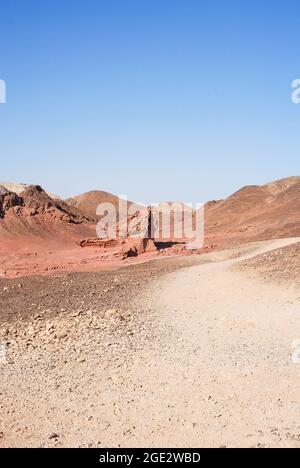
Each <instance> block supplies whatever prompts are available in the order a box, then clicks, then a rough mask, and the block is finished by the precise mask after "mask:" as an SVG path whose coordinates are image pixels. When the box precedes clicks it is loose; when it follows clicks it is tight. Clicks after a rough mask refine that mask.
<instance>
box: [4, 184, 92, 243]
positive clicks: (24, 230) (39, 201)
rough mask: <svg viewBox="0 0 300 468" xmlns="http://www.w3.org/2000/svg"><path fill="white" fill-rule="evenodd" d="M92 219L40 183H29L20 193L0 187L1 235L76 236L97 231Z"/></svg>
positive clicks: (64, 237)
mask: <svg viewBox="0 0 300 468" xmlns="http://www.w3.org/2000/svg"><path fill="white" fill-rule="evenodd" d="M92 226H93V227H94V224H93V220H92V219H91V218H89V217H88V216H87V215H85V214H83V213H81V212H80V211H79V210H78V209H76V208H72V207H70V206H69V205H67V204H66V203H64V202H63V201H61V200H58V199H55V200H54V199H52V198H51V197H50V196H49V195H48V194H47V193H46V192H45V191H44V190H43V189H42V188H41V187H40V186H37V185H32V186H29V187H27V188H26V189H25V190H24V191H23V192H21V193H20V194H19V195H18V194H17V193H15V192H11V191H9V190H7V189H6V188H5V187H3V186H2V187H0V238H1V239H2V240H4V239H11V240H15V241H18V239H23V240H24V241H26V239H28V240H31V239H37V240H43V239H46V240H48V239H53V240H57V241H59V240H64V241H66V242H67V241H68V240H74V239H78V238H80V237H81V236H83V235H89V234H90V233H91V232H93V231H94V229H92Z"/></svg>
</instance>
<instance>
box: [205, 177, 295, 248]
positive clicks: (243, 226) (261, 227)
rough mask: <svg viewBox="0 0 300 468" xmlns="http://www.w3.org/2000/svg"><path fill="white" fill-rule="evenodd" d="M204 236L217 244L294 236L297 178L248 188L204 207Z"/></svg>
mask: <svg viewBox="0 0 300 468" xmlns="http://www.w3.org/2000/svg"><path fill="white" fill-rule="evenodd" d="M205 229H206V237H207V238H208V239H210V241H212V242H213V243H216V244H220V245H228V244H238V243H244V242H251V241H256V240H268V239H276V238H282V237H297V236H298V235H299V234H300V177H291V178H288V179H283V180H279V181H276V182H272V183H270V184H266V185H263V186H247V187H244V188H242V189H241V190H239V191H238V192H236V193H234V194H233V195H231V196H230V197H228V198H227V199H226V200H223V201H218V202H215V203H214V202H210V203H208V204H207V205H206V222H205Z"/></svg>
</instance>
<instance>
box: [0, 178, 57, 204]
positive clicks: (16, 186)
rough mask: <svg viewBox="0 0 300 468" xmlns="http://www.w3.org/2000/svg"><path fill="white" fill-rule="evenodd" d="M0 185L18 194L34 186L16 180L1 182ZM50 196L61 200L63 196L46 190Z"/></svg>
mask: <svg viewBox="0 0 300 468" xmlns="http://www.w3.org/2000/svg"><path fill="white" fill-rule="evenodd" d="M0 187H4V188H6V189H7V190H9V191H10V192H14V193H16V194H17V195H20V194H21V193H22V192H24V190H26V189H27V188H29V187H32V184H20V183H15V182H0ZM46 193H47V194H48V195H49V197H51V198H53V199H54V200H60V199H61V198H60V197H59V196H58V195H55V194H54V193H52V192H46Z"/></svg>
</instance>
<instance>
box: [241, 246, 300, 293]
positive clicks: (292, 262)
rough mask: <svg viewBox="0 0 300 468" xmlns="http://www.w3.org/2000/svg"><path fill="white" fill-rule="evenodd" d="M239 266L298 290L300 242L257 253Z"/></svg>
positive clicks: (299, 280) (299, 285)
mask: <svg viewBox="0 0 300 468" xmlns="http://www.w3.org/2000/svg"><path fill="white" fill-rule="evenodd" d="M240 266H241V268H244V269H245V270H248V269H252V270H254V271H257V272H258V273H259V274H260V275H261V276H262V277H263V278H264V279H265V280H270V281H276V282H277V283H279V284H282V285H288V286H289V287H292V288H293V287H294V288H295V289H297V290H299V291H300V243H297V244H295V245H289V246H287V247H283V248H281V249H275V250H273V251H272V252H267V253H265V254H262V255H258V256H257V257H254V258H251V259H250V260H247V261H245V262H243V263H242V264H241V265H240Z"/></svg>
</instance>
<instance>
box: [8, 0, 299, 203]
mask: <svg viewBox="0 0 300 468" xmlns="http://www.w3.org/2000/svg"><path fill="white" fill-rule="evenodd" d="M299 37H300V4H299V1H296V0H294V1H293V0H292V1H289V2H284V1H283V0H282V1H276V0H275V1H274V0H272V1H263V2H262V1H258V0H254V1H251V2H250V1H248V2H243V1H241V0H239V1H226V0H218V1H214V2H211V1H200V0H160V1H158V0H151V1H150V0H148V1H146V0H85V1H78V0H77V1H76V0H72V1H71V0H43V1H41V0H0V79H4V80H5V81H6V84H7V104H6V105H1V106H0V158H1V175H0V180H7V181H19V182H22V181H24V182H34V183H39V184H41V185H43V186H44V187H45V188H47V189H48V190H51V191H54V192H57V193H58V194H61V195H62V196H70V195H74V194H77V193H80V192H83V191H87V190H90V189H101V190H107V191H110V192H114V193H117V194H127V195H128V197H129V198H130V199H134V200H136V201H145V202H156V201H160V200H170V199H175V200H183V201H186V202H197V201H205V200H207V199H212V198H221V197H224V196H226V195H229V194H230V193H231V192H233V191H235V190H236V189H238V188H239V187H240V186H242V185H246V184H260V183H264V182H267V181H269V180H272V179H276V178H281V177H286V176H289V175H299V174H300V158H299V156H300V154H299V153H300V151H299V148H300V105H298V106H297V105H294V104H292V103H291V99H290V95H291V88H290V86H291V82H292V81H293V80H294V79H296V78H300V49H299Z"/></svg>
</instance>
